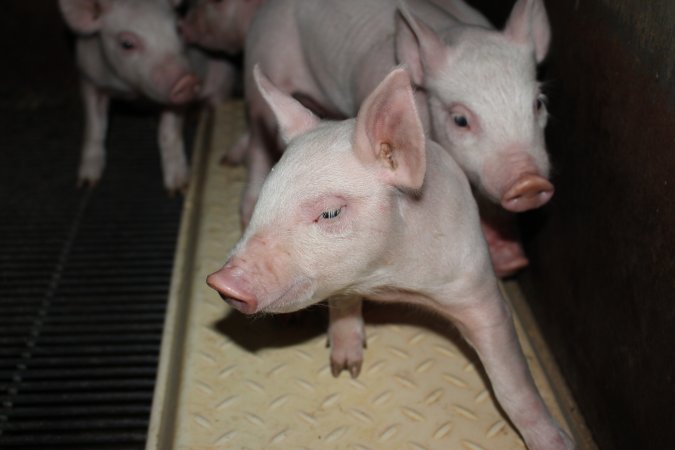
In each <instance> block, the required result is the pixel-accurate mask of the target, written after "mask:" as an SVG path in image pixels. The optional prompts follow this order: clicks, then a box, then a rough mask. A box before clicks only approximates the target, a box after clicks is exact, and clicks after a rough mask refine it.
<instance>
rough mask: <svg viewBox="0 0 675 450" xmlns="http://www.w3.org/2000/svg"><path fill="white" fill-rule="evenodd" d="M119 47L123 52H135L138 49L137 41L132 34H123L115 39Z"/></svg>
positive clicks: (136, 37)
mask: <svg viewBox="0 0 675 450" xmlns="http://www.w3.org/2000/svg"><path fill="white" fill-rule="evenodd" d="M117 41H118V43H119V46H120V47H122V48H123V49H124V50H125V51H128V52H129V51H132V50H136V49H138V47H139V39H138V36H136V35H135V34H133V33H129V32H125V33H121V34H120V36H119V37H118V39H117Z"/></svg>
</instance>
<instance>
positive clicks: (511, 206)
mask: <svg viewBox="0 0 675 450" xmlns="http://www.w3.org/2000/svg"><path fill="white" fill-rule="evenodd" d="M554 191H555V189H554V188H553V185H552V184H551V183H550V182H549V181H548V180H547V179H546V178H544V177H541V176H539V175H533V174H527V175H523V176H522V177H520V178H519V179H518V180H516V182H515V183H513V185H511V187H510V188H509V189H508V190H507V191H506V193H505V194H504V196H503V197H502V202H501V203H502V206H503V207H504V209H507V210H509V211H512V212H522V211H527V210H529V209H535V208H539V207H540V206H542V205H544V204H545V203H546V202H548V201H549V200H550V199H551V197H553V192H554Z"/></svg>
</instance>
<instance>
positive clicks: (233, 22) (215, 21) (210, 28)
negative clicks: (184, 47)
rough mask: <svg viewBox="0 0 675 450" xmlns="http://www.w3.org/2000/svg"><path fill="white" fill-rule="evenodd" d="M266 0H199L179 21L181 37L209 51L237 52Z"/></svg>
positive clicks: (242, 46) (241, 47)
mask: <svg viewBox="0 0 675 450" xmlns="http://www.w3.org/2000/svg"><path fill="white" fill-rule="evenodd" d="M264 2H265V0H219V1H217V0H200V1H199V2H197V3H196V4H195V5H194V6H192V7H191V8H190V10H189V11H188V13H187V15H186V17H185V19H184V20H183V21H181V23H180V30H181V34H182V35H183V38H184V39H185V41H186V42H188V43H190V44H195V45H198V46H200V47H203V48H206V49H208V50H216V51H222V52H226V53H229V54H236V53H240V52H241V51H242V50H243V48H244V41H245V40H246V34H247V32H248V27H249V25H250V23H251V20H252V19H253V16H254V15H255V13H256V11H257V10H258V8H259V7H260V6H261V5H262V4H263V3H264Z"/></svg>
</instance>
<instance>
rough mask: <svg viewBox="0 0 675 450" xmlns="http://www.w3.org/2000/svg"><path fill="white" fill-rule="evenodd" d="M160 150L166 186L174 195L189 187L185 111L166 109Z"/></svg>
mask: <svg viewBox="0 0 675 450" xmlns="http://www.w3.org/2000/svg"><path fill="white" fill-rule="evenodd" d="M159 151H160V155H161V158H162V172H163V174H164V187H166V189H167V190H168V191H169V194H171V195H173V194H175V193H176V192H178V191H181V192H184V191H185V190H186V188H187V185H188V182H189V179H190V171H189V168H188V164H187V158H186V156H185V144H184V143H183V113H182V112H179V111H176V110H172V109H165V110H164V111H162V115H161V117H160V119H159Z"/></svg>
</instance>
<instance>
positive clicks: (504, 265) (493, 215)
mask: <svg viewBox="0 0 675 450" xmlns="http://www.w3.org/2000/svg"><path fill="white" fill-rule="evenodd" d="M480 212H481V215H480V223H481V227H482V229H483V236H485V240H486V241H487V244H488V249H489V251H490V258H491V259H492V267H493V269H494V271H495V274H496V275H497V276H498V277H500V278H503V277H508V276H511V275H513V274H515V273H516V272H517V271H519V270H520V269H522V268H524V267H526V266H527V265H528V264H529V261H528V259H527V257H526V256H525V252H524V251H523V247H522V245H521V244H520V237H519V235H518V229H517V227H516V222H515V216H514V215H513V214H511V213H508V212H504V211H501V210H497V208H495V207H494V206H492V205H487V206H486V205H483V204H481V209H480Z"/></svg>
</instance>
